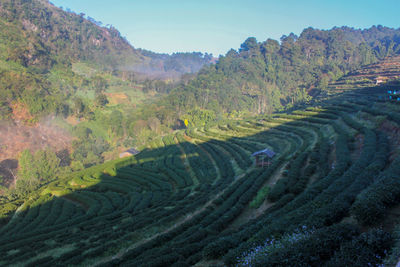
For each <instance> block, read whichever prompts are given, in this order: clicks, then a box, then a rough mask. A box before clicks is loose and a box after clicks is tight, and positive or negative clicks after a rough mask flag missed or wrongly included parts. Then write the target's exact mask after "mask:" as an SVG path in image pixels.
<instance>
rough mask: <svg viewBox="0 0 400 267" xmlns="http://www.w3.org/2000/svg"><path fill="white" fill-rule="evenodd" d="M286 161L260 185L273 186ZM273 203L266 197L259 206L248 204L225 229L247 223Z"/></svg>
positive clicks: (279, 176) (280, 176) (280, 174)
mask: <svg viewBox="0 0 400 267" xmlns="http://www.w3.org/2000/svg"><path fill="white" fill-rule="evenodd" d="M287 164H288V163H284V164H282V166H281V167H280V168H278V169H277V170H276V171H275V172H274V173H273V174H272V176H271V177H270V179H268V180H267V181H265V183H264V184H263V185H262V186H261V188H263V187H264V186H269V187H273V185H275V184H276V182H277V181H278V180H279V179H280V178H282V172H283V170H284V169H285V168H286V166H287ZM261 188H260V190H261ZM272 205H273V203H271V202H269V201H268V200H267V199H266V200H265V201H264V202H263V203H262V204H261V206H260V207H258V208H257V209H253V208H250V207H249V205H247V207H246V208H245V210H244V211H243V212H242V213H241V214H240V215H239V216H238V217H236V219H235V220H234V221H233V222H232V223H231V224H230V225H229V226H228V227H227V228H226V229H225V231H227V230H232V229H237V228H239V227H240V226H241V225H242V224H244V223H247V222H249V221H251V220H253V219H256V218H257V217H259V216H260V215H262V214H263V213H264V212H265V211H266V210H267V209H268V208H270V207H271V206H272Z"/></svg>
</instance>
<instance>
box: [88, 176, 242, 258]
mask: <svg viewBox="0 0 400 267" xmlns="http://www.w3.org/2000/svg"><path fill="white" fill-rule="evenodd" d="M244 176H245V173H244V174H242V175H240V177H236V178H235V179H234V181H236V180H238V179H242V178H243V177H244ZM225 190H226V189H224V190H222V191H220V192H219V193H218V194H216V195H215V196H214V197H213V198H212V199H210V200H209V201H208V202H207V203H206V204H205V205H204V206H203V207H201V208H199V209H198V210H196V211H194V212H193V213H189V214H187V215H186V216H184V217H183V218H182V219H181V220H178V222H177V223H175V224H174V225H173V226H171V227H169V228H167V229H165V230H164V231H162V232H160V233H157V234H155V235H153V236H151V237H149V238H145V239H143V240H140V241H138V242H136V243H134V244H132V245H131V246H129V247H127V248H123V249H121V250H120V251H119V252H117V253H116V254H114V255H113V256H109V257H105V258H103V259H101V260H100V261H98V262H96V263H95V264H93V265H91V266H97V265H99V264H103V263H107V262H109V261H112V260H114V259H120V258H122V257H123V256H124V255H125V254H126V253H127V252H129V251H130V250H132V249H134V248H137V247H139V246H141V245H143V244H146V243H147V242H150V241H151V240H154V239H155V238H157V237H158V236H160V235H163V234H167V233H169V232H171V231H172V230H174V229H175V228H177V227H179V226H181V225H182V224H184V223H186V222H187V221H189V220H191V219H192V218H193V217H194V216H196V215H198V214H200V213H201V212H203V211H205V210H206V209H207V207H209V206H210V205H211V204H212V202H213V201H214V200H215V199H217V198H218V197H220V196H221V195H222V194H223V193H224V192H225Z"/></svg>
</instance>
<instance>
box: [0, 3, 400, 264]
mask: <svg viewBox="0 0 400 267" xmlns="http://www.w3.org/2000/svg"><path fill="white" fill-rule="evenodd" d="M399 36H400V30H399V29H391V28H387V27H382V26H373V27H371V28H369V29H364V30H356V29H353V28H348V27H342V28H333V29H331V30H317V29H312V28H308V29H305V30H304V31H303V32H302V33H301V34H300V36H296V35H294V34H290V35H288V36H283V37H282V38H281V40H280V42H278V41H275V40H271V39H268V40H266V41H264V42H258V41H257V40H256V39H255V38H252V37H251V38H248V39H247V40H245V41H244V43H243V44H242V45H241V47H240V48H239V50H238V51H236V50H233V49H232V50H231V51H229V52H228V53H227V54H226V55H225V56H221V57H220V58H219V59H218V61H217V62H216V63H215V64H210V62H212V61H213V59H212V56H211V55H209V54H205V55H203V54H201V53H175V54H173V55H165V54H156V53H153V52H150V51H146V50H143V49H135V48H133V47H132V46H131V45H130V44H129V43H128V42H127V41H126V40H125V39H124V38H123V37H121V35H120V33H119V32H118V31H117V30H116V29H114V28H112V27H102V26H101V23H100V22H97V21H95V20H94V19H92V18H89V17H87V18H86V16H85V15H84V14H74V13H73V12H70V11H64V10H62V9H60V8H57V7H55V6H53V5H52V4H50V3H49V2H48V1H44V0H40V1H39V0H37V1H34V0H4V1H1V2H0V118H1V119H2V120H4V121H6V120H7V122H3V121H2V123H1V124H0V133H1V136H0V140H1V141H2V142H4V140H7V144H3V143H0V145H1V146H0V151H2V150H5V149H9V151H16V152H15V154H18V153H19V155H18V156H17V155H15V158H18V160H19V162H18V164H17V162H16V160H11V159H6V160H4V161H2V162H0V193H1V194H0V265H1V266H57V265H60V266H75V265H81V266H88V265H95V266H98V265H100V266H381V264H385V266H395V265H396V263H397V262H398V261H399V258H400V254H399V251H400V235H399V230H400V228H399V227H400V223H399V222H400V221H399V220H400V216H399V208H400V184H399V179H398V177H399V175H400V167H399V166H400V165H399V161H400V158H399V155H400V154H399V153H400V146H399V144H400V138H399V136H398V132H399V127H400V113H399V112H400V108H399V103H400V102H399V98H398V94H397V91H396V92H394V90H393V89H396V88H398V84H399V83H398V78H399V76H398V75H399V73H400V71H399V67H400V64H399V53H400V41H399V40H400V38H399ZM183 73H189V74H187V75H182V74H183ZM177 77H179V78H177ZM377 78H380V79H383V80H385V82H382V83H380V84H379V85H376V84H374V83H376V80H378V79H377ZM55 125H56V126H57V127H59V128H62V129H63V131H58V130H55V128H54V127H53V126H55ZM57 129H58V128H57ZM5 132H7V135H6V134H5ZM47 139H51V141H46V140H47ZM29 142H31V143H32V144H34V146H33V145H32V146H28V148H31V150H22V151H19V150H18V149H19V148H20V147H23V146H24V145H26V144H27V143H28V144H29ZM61 143H63V144H61ZM64 143H65V144H64ZM42 145H43V147H50V148H51V149H44V148H43V149H38V146H42ZM131 147H136V148H138V150H140V153H139V154H137V155H135V156H132V157H128V158H123V159H117V160H115V158H118V155H119V152H121V151H123V150H125V149H127V148H131ZM12 149H14V150H12ZM264 149H268V150H272V151H273V152H275V155H274V156H273V157H272V158H266V159H264V160H261V162H263V164H262V165H263V166H257V164H255V162H254V161H255V158H254V157H253V156H252V155H253V153H254V152H257V151H261V150H264ZM7 155H8V154H7ZM1 156H2V155H0V160H2V159H3V158H2V157H1ZM264 163H266V164H264ZM258 165H259V164H258ZM4 174H6V175H4ZM15 179H16V180H15ZM5 180H7V181H5ZM5 184H7V185H9V187H8V188H7V187H5V186H4V185H5Z"/></svg>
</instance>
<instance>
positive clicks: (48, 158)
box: [16, 150, 61, 195]
mask: <svg viewBox="0 0 400 267" xmlns="http://www.w3.org/2000/svg"><path fill="white" fill-rule="evenodd" d="M60 173H61V170H60V159H59V158H58V157H57V156H56V154H55V153H54V152H52V151H51V150H44V151H43V150H38V151H36V153H35V154H32V153H31V152H30V151H29V150H24V151H23V152H22V153H21V155H20V157H19V171H18V180H17V185H16V189H17V192H18V194H21V195H24V194H26V193H29V192H31V191H33V190H35V189H36V188H38V187H39V186H40V185H41V184H42V183H45V182H48V181H50V180H53V179H55V178H56V177H57V176H58V175H59V174H60Z"/></svg>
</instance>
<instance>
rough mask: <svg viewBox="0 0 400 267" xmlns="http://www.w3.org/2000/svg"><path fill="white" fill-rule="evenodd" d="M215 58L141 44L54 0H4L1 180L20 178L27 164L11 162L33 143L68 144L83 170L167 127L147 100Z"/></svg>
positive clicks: (57, 149) (70, 159)
mask: <svg viewBox="0 0 400 267" xmlns="http://www.w3.org/2000/svg"><path fill="white" fill-rule="evenodd" d="M211 60H212V57H211V55H203V54H201V53H178V54H175V55H171V56H170V55H166V54H163V55H161V54H156V53H151V52H148V51H144V50H138V49H135V48H133V47H132V46H131V44H129V43H128V42H127V41H126V40H125V39H124V38H123V37H121V34H120V33H119V32H118V30H116V29H115V28H114V27H112V26H110V25H106V26H103V25H102V23H101V22H98V21H96V20H94V19H93V18H90V17H88V16H86V15H85V14H75V13H74V12H72V11H70V10H68V9H67V10H66V11H65V10H63V9H61V8H58V7H55V6H53V5H52V4H50V3H49V2H48V1H45V0H43V1H37V0H35V1H25V0H24V1H23V0H17V1H14V0H12V1H8V0H5V1H1V2H0V119H1V120H2V121H1V124H0V166H1V167H0V176H1V177H2V178H1V177H0V178H1V179H0V185H7V186H9V185H13V184H14V183H15V178H16V177H17V176H19V175H17V174H16V173H17V171H18V170H17V169H15V168H16V167H15V166H18V165H16V164H8V163H7V162H13V161H15V160H16V159H18V158H19V157H20V154H19V153H20V152H22V151H23V150H24V149H29V150H31V152H32V153H33V154H35V152H36V151H37V150H38V149H39V150H46V149H50V150H51V151H52V152H53V153H58V154H60V153H61V151H67V154H66V156H67V157H64V159H62V161H63V162H64V163H62V164H67V165H70V166H71V168H72V169H76V168H78V169H79V168H82V167H85V166H90V165H93V164H97V163H101V162H103V161H104V160H107V159H112V158H115V157H116V155H118V151H120V150H122V149H124V148H125V147H130V146H133V145H137V144H140V143H141V142H142V140H143V139H146V140H147V139H149V138H150V136H151V134H149V132H150V131H151V130H155V129H156V131H155V132H154V134H153V136H154V135H156V134H158V133H159V132H160V131H159V128H160V125H159V124H160V123H159V121H157V120H156V119H155V117H154V116H147V117H146V116H143V115H141V114H137V109H138V107H140V106H141V105H143V104H144V103H146V104H148V103H151V102H154V101H156V99H158V98H160V97H162V96H163V95H165V94H166V93H168V91H169V90H171V88H172V87H173V86H174V83H175V82H176V80H177V79H179V78H180V76H181V75H183V74H185V73H193V72H196V71H197V70H198V69H199V68H200V67H201V66H202V65H204V64H209V63H210V62H211ZM137 121H140V122H139V124H140V125H141V126H139V128H140V127H142V128H144V129H145V131H144V134H142V135H143V136H144V137H142V136H140V133H138V131H136V132H134V131H133V123H136V122H137ZM72 140H74V142H72ZM136 140H137V141H136ZM107 153H108V154H107ZM61 154H62V155H64V156H65V153H61ZM37 160H39V159H37ZM3 161H4V162H5V163H4V164H3V163H2V162H3ZM39 161H40V160H39ZM78 163H79V164H78ZM76 164H78V165H76ZM9 166H13V167H12V168H11V167H9Z"/></svg>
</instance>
